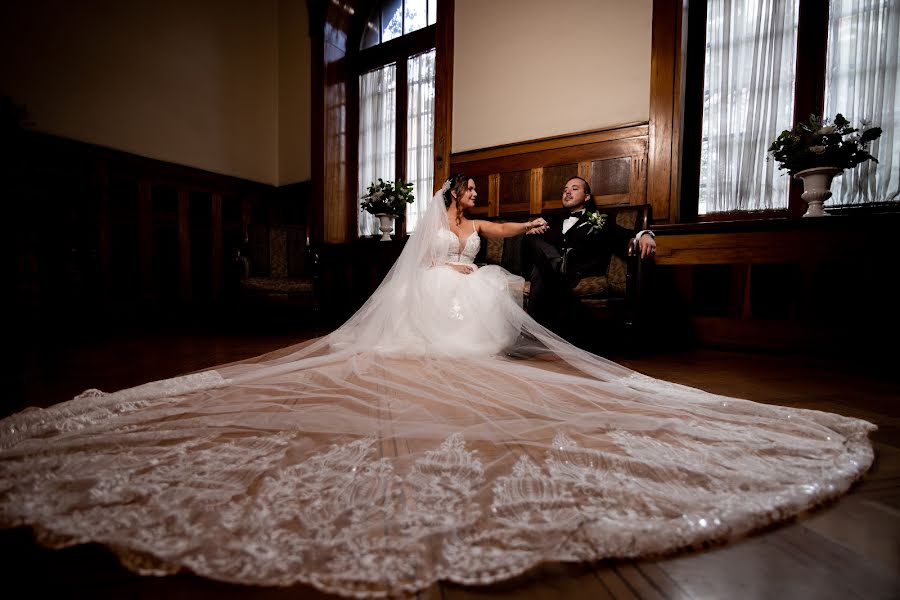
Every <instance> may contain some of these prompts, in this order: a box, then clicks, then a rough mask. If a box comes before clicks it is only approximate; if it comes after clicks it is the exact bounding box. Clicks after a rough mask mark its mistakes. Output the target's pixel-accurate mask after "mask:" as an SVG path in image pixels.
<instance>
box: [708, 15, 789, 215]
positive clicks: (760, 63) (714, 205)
mask: <svg viewBox="0 0 900 600" xmlns="http://www.w3.org/2000/svg"><path fill="white" fill-rule="evenodd" d="M797 4H798V0H709V2H708V4H707V21H706V23H707V25H706V69H705V74H704V80H705V89H704V101H703V138H702V147H701V157H700V160H701V166H700V203H699V207H698V212H699V213H700V214H706V213H712V212H722V211H729V210H763V209H773V208H786V207H787V202H788V194H787V190H788V184H789V180H788V177H787V176H786V175H782V172H781V171H779V170H778V165H777V164H776V163H775V162H774V161H771V160H766V158H767V154H766V150H767V149H768V147H769V145H770V144H771V143H772V140H774V139H775V138H776V137H777V136H778V134H779V133H780V132H781V131H782V130H783V129H790V128H791V125H792V114H791V113H792V109H793V104H794V70H795V63H796V58H795V54H796V43H797V13H798V11H797Z"/></svg>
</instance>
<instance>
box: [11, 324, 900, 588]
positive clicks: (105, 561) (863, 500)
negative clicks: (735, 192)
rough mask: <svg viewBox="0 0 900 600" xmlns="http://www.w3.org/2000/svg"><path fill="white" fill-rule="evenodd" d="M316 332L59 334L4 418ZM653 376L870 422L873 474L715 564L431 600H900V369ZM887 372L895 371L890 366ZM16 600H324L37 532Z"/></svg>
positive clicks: (649, 366) (740, 366)
mask: <svg viewBox="0 0 900 600" xmlns="http://www.w3.org/2000/svg"><path fill="white" fill-rule="evenodd" d="M311 335H314V332H310V331H303V330H298V331H295V332H288V333H284V332H278V333H272V332H270V333H262V334H260V333H256V332H248V331H246V330H245V331H244V332H242V333H232V334H226V333H220V332H216V333H211V332H210V331H209V330H207V331H194V332H190V333H185V332H184V330H183V329H179V331H178V332H175V330H168V331H167V329H166V328H154V330H153V331H152V332H150V331H131V332H127V333H122V334H118V335H96V334H95V335H92V336H89V337H88V336H84V335H69V336H68V337H66V336H62V337H61V336H59V335H55V334H54V332H47V333H45V334H43V335H42V336H38V337H34V338H32V339H29V341H28V342H21V343H19V344H18V348H19V351H18V358H17V362H16V363H15V364H14V366H15V369H16V372H15V374H14V377H13V381H14V386H13V390H12V393H11V394H10V395H8V396H6V397H5V398H4V400H3V402H4V404H3V405H2V413H3V415H7V414H10V413H12V412H15V411H18V410H20V409H21V408H23V407H25V406H27V405H48V404H52V403H55V402H58V401H61V400H64V399H67V398H69V397H71V396H74V395H75V394H78V393H79V392H81V391H83V390H84V389H86V388H91V387H96V388H99V389H102V390H106V391H110V390H114V389H119V388H122V387H127V386H131V385H136V384H138V383H143V382H145V381H149V380H153V379H160V378H163V377H170V376H173V375H177V374H180V373H184V372H189V371H194V370H198V369H202V368H204V367H207V366H211V365H215V364H220V363H224V362H229V361H232V360H239V359H242V358H249V357H251V356H255V355H257V354H261V353H263V352H266V351H269V350H273V349H275V348H279V347H281V346H285V345H288V344H290V343H293V342H296V341H300V340H302V339H304V338H307V337H310V336H311ZM612 358H618V359H619V360H620V361H621V362H623V363H624V364H626V365H627V366H629V367H632V368H634V369H636V370H638V371H641V372H643V373H646V374H648V375H651V376H654V377H659V378H663V379H668V380H671V381H676V382H678V383H683V384H687V385H691V386H695V387H699V388H703V389H706V390H709V391H712V392H716V393H720V394H727V395H731V396H736V397H743V398H749V399H751V400H756V401H759V402H767V403H773V404H783V405H789V406H798V407H803V408H813V409H820V410H825V411H830V412H837V413H841V414H845V415H852V416H856V417H861V418H864V419H868V420H870V421H872V422H874V423H876V424H878V426H879V430H878V432H876V433H875V434H874V436H873V439H874V442H875V448H876V462H875V465H874V467H873V469H872V470H871V471H870V473H869V474H868V475H867V476H866V477H865V479H864V480H863V481H861V482H860V483H859V484H858V485H857V486H855V487H854V488H853V489H852V490H851V492H850V493H849V494H848V495H846V496H844V497H843V498H841V499H840V500H838V501H836V502H834V503H832V504H830V505H828V506H825V507H822V508H821V509H819V510H816V511H815V512H813V513H811V514H809V515H807V516H805V517H804V518H802V519H799V520H797V521H794V522H791V523H786V524H782V525H780V526H777V527H773V528H771V529H770V530H768V531H765V532H763V533H760V534H757V535H755V536H752V537H750V538H747V539H744V540H741V541H738V542H734V543H731V544H729V545H726V546H719V547H715V548H711V549H707V550H704V551H696V552H691V553H687V554H681V555H677V556H673V557H667V558H665V559H659V560H644V561H623V562H611V561H608V562H603V563H600V564H595V565H547V566H545V567H543V568H541V569H539V570H537V571H535V572H533V573H529V574H528V575H526V576H523V577H521V578H519V579H516V580H513V581H508V582H505V583H502V584H499V585H496V586H493V587H488V588H464V587H461V586H456V585H450V584H437V585H434V586H432V587H431V588H430V589H428V590H426V591H425V592H423V593H421V594H420V595H419V597H421V598H441V599H447V600H449V599H457V598H458V599H464V598H468V599H475V598H478V599H482V598H484V599H487V598H491V599H494V598H517V599H519V598H523V599H524V598H529V599H532V598H533V599H538V598H546V599H550V598H554V599H555V598H585V599H587V598H591V599H595V598H646V599H651V598H671V599H677V598H695V599H708V598H709V599H712V598H728V599H744V598H747V599H755V598H760V599H763V598H764V599H770V598H791V599H810V600H812V599H815V600H827V599H835V600H838V599H840V600H844V599H847V598H861V599H862V598H865V599H880V598H884V599H888V598H893V599H897V598H900V427H898V425H900V369H896V368H893V369H891V370H887V369H886V368H884V367H881V368H879V367H874V366H871V365H864V364H843V363H841V362H838V361H835V360H830V359H826V358H814V357H803V356H766V355H758V354H742V353H734V352H723V351H713V350H700V351H690V352H682V353H676V354H661V355H649V356H643V357H639V358H635V357H630V358H627V357H615V356H613V357H612ZM882 364H888V361H884V363H882ZM0 551H2V553H3V560H2V561H0V564H2V570H0V573H2V576H3V580H2V581H3V586H4V589H6V590H10V589H12V590H16V589H19V590H28V593H27V594H23V595H22V596H15V595H6V592H4V596H5V597H8V598H11V597H25V596H26V595H27V596H28V597H46V595H48V594H50V595H52V597H60V598H65V597H73V596H74V597H87V598H192V599H193V598H216V599H226V598H265V599H269V598H273V599H274V598H279V599H280V598H324V597H327V596H325V595H323V594H320V593H318V592H315V591H314V590H311V589H309V588H304V587H294V588H287V589H282V588H252V587H243V586H235V585H227V584H222V583H219V582H214V581H209V580H205V579H202V578H199V577H195V576H191V575H179V576H174V577H165V578H152V577H139V576H136V575H133V574H131V573H130V572H128V571H126V570H124V569H123V568H121V567H120V566H118V564H117V563H116V561H115V560H114V559H113V558H112V556H111V555H110V554H109V553H108V552H107V551H106V550H105V549H104V548H102V547H99V546H95V545H92V546H83V547H77V548H70V549H67V550H62V551H49V550H46V549H43V548H41V547H39V546H37V545H35V544H34V543H32V541H31V537H30V533H29V532H28V531H25V530H13V531H5V532H0Z"/></svg>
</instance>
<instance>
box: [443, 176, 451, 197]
mask: <svg viewBox="0 0 900 600" xmlns="http://www.w3.org/2000/svg"><path fill="white" fill-rule="evenodd" d="M452 180H453V179H452V178H451V177H448V178H447V179H445V180H444V185H442V186H441V193H442V194H443V193H444V192H446V191H447V190H449V189H450V182H451V181H452Z"/></svg>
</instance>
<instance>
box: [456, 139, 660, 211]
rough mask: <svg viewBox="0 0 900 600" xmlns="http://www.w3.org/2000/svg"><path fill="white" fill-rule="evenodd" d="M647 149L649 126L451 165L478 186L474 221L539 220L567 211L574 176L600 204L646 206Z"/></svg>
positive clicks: (484, 153)
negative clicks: (552, 212)
mask: <svg viewBox="0 0 900 600" xmlns="http://www.w3.org/2000/svg"><path fill="white" fill-rule="evenodd" d="M647 146H648V140H647V126H646V125H644V124H638V125H633V126H627V127H620V128H616V129H610V130H598V131H592V132H586V133H580V134H574V135H567V136H559V137H553V138H546V139H542V140H532V141H527V142H522V143H517V144H509V145H505V146H498V147H496V148H487V149H484V150H476V151H472V152H461V153H457V154H453V155H452V156H451V157H450V163H451V172H453V173H465V174H466V175H468V176H469V177H470V178H472V179H473V180H474V181H475V185H476V187H477V189H478V201H477V202H476V205H475V207H474V209H473V210H472V213H473V214H474V215H481V216H491V217H495V216H511V215H522V214H529V213H530V214H540V213H542V212H544V211H547V210H557V209H561V208H562V203H561V201H560V196H561V195H562V190H563V187H564V186H565V183H566V181H568V180H569V179H570V178H572V177H574V176H581V177H583V178H584V179H586V180H587V181H588V182H589V183H590V184H591V186H592V188H593V191H594V197H595V200H596V201H597V203H598V204H601V205H622V204H644V203H645V202H646V199H647V168H646V164H647Z"/></svg>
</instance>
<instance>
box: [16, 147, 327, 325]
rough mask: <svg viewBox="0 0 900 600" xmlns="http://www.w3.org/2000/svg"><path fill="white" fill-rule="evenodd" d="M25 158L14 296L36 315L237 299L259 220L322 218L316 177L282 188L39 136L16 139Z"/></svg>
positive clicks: (90, 316)
mask: <svg viewBox="0 0 900 600" xmlns="http://www.w3.org/2000/svg"><path fill="white" fill-rule="evenodd" d="M15 154H16V156H18V157H19V158H18V163H17V166H16V169H15V172H14V173H13V172H10V173H8V174H7V176H5V177H4V179H3V182H2V186H3V190H2V191H3V197H4V200H5V202H6V203H7V205H8V206H9V214H10V217H11V221H10V237H11V239H12V247H13V261H12V264H13V265H14V272H13V278H12V279H13V284H12V287H13V290H12V291H13V301H14V304H15V305H16V306H17V309H18V314H20V315H22V316H23V317H28V319H26V320H29V321H33V320H35V319H37V320H41V321H45V322H46V323H59V322H61V321H69V322H73V323H74V322H76V321H79V320H81V321H91V320H94V321H96V320H110V319H115V318H118V317H121V318H132V317H141V316H142V315H143V316H146V315H148V314H151V313H154V314H163V313H165V312H167V311H168V310H169V309H173V310H175V311H182V310H184V309H187V308H190V307H200V308H202V307H210V306H223V305H226V304H228V303H229V302H230V301H231V300H234V295H235V289H236V288H235V286H234V285H233V284H234V279H235V277H236V272H235V264H234V263H235V261H234V257H235V254H236V252H237V251H239V250H241V249H244V247H243V245H244V243H245V236H246V233H247V231H248V228H249V227H250V226H251V224H252V223H253V222H254V219H255V220H256V222H261V221H262V222H267V223H268V222H272V223H278V224H284V223H290V222H296V223H298V226H301V227H303V231H304V232H305V231H307V229H306V227H307V226H308V224H309V223H310V217H309V215H308V210H309V208H311V203H310V202H309V198H310V197H311V184H310V182H306V183H302V184H297V185H293V186H284V187H282V188H278V189H277V190H276V188H274V187H273V186H269V185H264V184H259V183H255V182H250V181H246V180H241V179H237V178H233V177H228V176H225V175H218V174H215V173H210V172H206V171H201V170H199V169H194V168H190V167H184V166H180V165H175V164H171V163H165V162H162V161H157V160H152V159H148V158H144V157H140V156H136V155H132V154H128V153H124V152H118V151H115V150H110V149H107V148H101V147H97V146H92V145H90V144H86V143H82V142H76V141H71V140H64V139H61V138H57V137H54V136H50V135H46V134H39V133H34V132H24V133H23V134H22V135H20V136H17V137H16V141H15ZM279 207H280V208H279Z"/></svg>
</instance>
